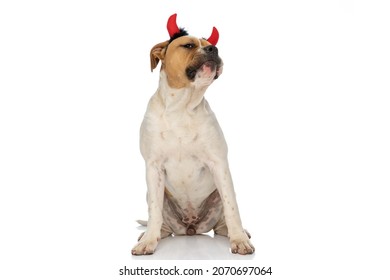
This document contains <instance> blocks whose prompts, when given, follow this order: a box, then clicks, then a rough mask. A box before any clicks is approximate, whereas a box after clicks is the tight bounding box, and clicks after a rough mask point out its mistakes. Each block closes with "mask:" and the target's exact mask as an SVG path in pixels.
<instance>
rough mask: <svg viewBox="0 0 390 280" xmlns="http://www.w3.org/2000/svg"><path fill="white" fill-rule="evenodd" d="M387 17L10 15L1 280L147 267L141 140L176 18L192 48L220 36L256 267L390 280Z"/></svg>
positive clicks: (201, 11) (22, 11) (95, 8)
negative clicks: (162, 47) (139, 255)
mask: <svg viewBox="0 0 390 280" xmlns="http://www.w3.org/2000/svg"><path fill="white" fill-rule="evenodd" d="M385 3H386V1H358V0H356V1H353V0H338V1H336V0H331V1H234V2H233V1H231V2H228V1H203V0H198V1H2V2H1V3H0V134H1V135H0V187H1V189H0V219H1V220H0V227H1V232H0V256H1V260H0V267H1V269H0V278H1V279H124V278H123V277H119V276H118V269H119V268H121V267H123V266H124V265H127V266H129V267H135V266H136V265H139V264H140V263H144V262H143V261H139V260H136V259H134V258H133V257H131V256H130V250H131V247H132V246H133V245H134V244H135V241H136V237H137V236H138V234H139V233H140V232H141V231H140V230H139V229H138V228H137V225H136V223H135V222H134V220H136V219H145V218H146V217H147V212H146V211H147V205H146V201H145V194H146V186H145V182H144V164H143V160H142V158H141V155H140V153H139V149H138V131H139V125H140V123H141V121H142V118H143V114H144V111H145V108H146V104H147V102H148V99H149V98H150V96H151V95H152V94H153V93H154V91H155V90H156V87H157V83H158V71H154V72H153V73H151V72H150V66H149V51H150V49H151V47H152V46H153V45H154V44H156V43H159V42H162V41H164V40H167V39H168V35H167V31H166V27H165V26H166V21H167V19H168V17H169V16H170V15H171V14H173V13H175V12H176V13H178V24H179V26H184V27H186V28H187V29H188V30H189V32H190V34H192V35H196V36H199V37H206V38H207V37H208V36H209V35H210V32H211V29H212V26H216V27H217V28H218V29H219V32H220V40H219V43H218V47H219V51H220V54H221V56H222V58H223V60H224V63H225V67H224V73H223V75H222V76H221V77H220V79H218V80H217V81H216V82H215V83H214V84H213V85H212V86H211V87H210V88H209V90H208V92H207V93H206V97H207V98H208V100H209V102H210V104H211V106H212V108H213V110H214V112H215V113H216V115H217V117H218V119H219V122H220V124H221V126H222V128H223V130H224V133H225V137H226V139H227V142H228V145H229V160H230V166H231V171H232V174H233V179H234V182H235V188H236V193H237V199H238V203H239V205H240V211H241V216H242V220H243V223H244V226H245V227H246V228H247V229H248V230H249V231H250V232H251V233H252V235H253V238H252V240H253V243H254V244H255V246H256V254H255V256H253V260H252V262H251V264H252V265H253V264H255V265H258V266H265V265H267V266H270V265H271V266H272V267H273V271H274V274H273V275H272V276H271V277H270V279H330V277H332V279H347V278H348V279H363V278H364V279H389V277H390V272H389V269H388V265H389V261H390V256H389V254H390V253H389V252H390V244H389V237H388V236H390V230H389V213H390V209H389V197H390V196H389V194H388V189H389V187H390V172H389V171H390V148H389V146H390V145H389V143H390V110H389V108H390V101H389V100H390V98H389V95H390V83H389V77H390V51H389V50H390V40H389V38H390V37H389V36H390V20H389V19H390V17H389V14H390V9H389V7H388V5H385ZM178 242H179V241H178ZM199 242H200V243H201V244H202V242H201V240H200V241H199ZM207 242H208V241H207ZM175 244H176V243H175V242H172V243H171V245H170V246H175ZM177 244H180V243H177ZM198 245H199V244H198ZM198 245H196V246H198ZM180 246H181V245H180ZM196 246H195V247H196ZM200 246H202V245H200ZM207 246H209V247H210V248H212V245H207ZM207 246H204V250H207V249H208V247H207ZM159 248H160V252H161V251H164V250H170V248H168V247H166V246H165V247H163V246H161V247H159ZM171 248H172V250H174V248H175V247H171ZM195 249H196V248H194V250H195ZM176 250H177V247H176ZM226 250H227V248H226ZM207 254H211V256H212V253H209V252H207ZM228 254H229V253H228V252H226V255H228ZM219 257H220V256H219ZM215 258H218V256H216V257H215ZM137 262H138V264H137ZM149 263H150V264H153V265H161V262H157V261H153V260H151V261H150V262H149ZM188 263H189V264H192V265H193V266H194V267H196V266H197V263H196V262H195V263H194V262H191V263H190V262H188ZM227 263H228V262H227ZM208 264H212V262H211V263H210V262H209V263H208ZM216 264H217V263H216ZM225 264H226V263H225ZM236 264H237V263H236ZM201 265H203V264H201V263H199V264H198V266H201ZM240 265H246V264H245V262H242V263H240ZM248 279H249V278H248Z"/></svg>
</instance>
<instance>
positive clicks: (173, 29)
mask: <svg viewBox="0 0 390 280" xmlns="http://www.w3.org/2000/svg"><path fill="white" fill-rule="evenodd" d="M176 17H177V14H173V15H171V16H170V17H169V19H168V22H167V29H168V33H169V37H171V38H172V37H173V36H174V35H175V34H176V33H179V32H180V29H179V27H178V26H177V23H176ZM218 39H219V32H218V30H217V28H215V27H213V31H212V32H211V35H210V37H209V38H208V39H207V41H208V42H209V43H210V44H212V45H214V46H215V45H216V44H217V43H218Z"/></svg>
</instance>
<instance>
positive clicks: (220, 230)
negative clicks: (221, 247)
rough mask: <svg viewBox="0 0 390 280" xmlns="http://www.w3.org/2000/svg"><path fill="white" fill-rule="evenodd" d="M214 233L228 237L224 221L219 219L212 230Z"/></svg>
mask: <svg viewBox="0 0 390 280" xmlns="http://www.w3.org/2000/svg"><path fill="white" fill-rule="evenodd" d="M213 230H214V233H215V234H218V235H222V236H228V229H227V226H226V223H225V219H224V218H221V219H220V220H219V221H218V223H217V224H216V225H215V227H214V228H213Z"/></svg>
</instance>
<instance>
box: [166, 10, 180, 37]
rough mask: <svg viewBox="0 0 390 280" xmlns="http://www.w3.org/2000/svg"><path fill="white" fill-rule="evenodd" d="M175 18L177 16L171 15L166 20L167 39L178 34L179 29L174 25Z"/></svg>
mask: <svg viewBox="0 0 390 280" xmlns="http://www.w3.org/2000/svg"><path fill="white" fill-rule="evenodd" d="M176 16H177V14H173V15H171V16H170V17H169V19H168V22H167V29H168V33H169V37H172V36H173V35H174V34H175V33H178V32H180V30H179V27H178V26H177V23H176Z"/></svg>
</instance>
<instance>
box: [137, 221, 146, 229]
mask: <svg viewBox="0 0 390 280" xmlns="http://www.w3.org/2000/svg"><path fill="white" fill-rule="evenodd" d="M137 223H139V224H140V225H141V226H144V227H146V226H147V225H148V221H144V220H137Z"/></svg>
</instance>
